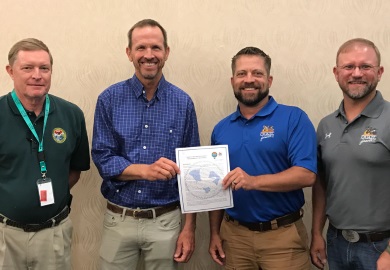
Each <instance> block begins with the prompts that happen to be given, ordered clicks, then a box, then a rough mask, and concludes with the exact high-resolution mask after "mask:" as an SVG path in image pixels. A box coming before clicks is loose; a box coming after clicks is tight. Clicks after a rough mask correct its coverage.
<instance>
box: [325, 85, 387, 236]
mask: <svg viewBox="0 0 390 270" xmlns="http://www.w3.org/2000/svg"><path fill="white" fill-rule="evenodd" d="M389 131H390V103H389V102H387V101H385V100H384V99H383V97H382V95H381V93H380V92H379V91H377V93H376V96H375V98H374V99H373V100H372V101H371V102H370V103H369V104H368V105H367V106H366V108H365V109H364V110H363V111H362V112H361V113H360V115H358V116H357V117H356V119H354V120H353V121H351V122H348V120H347V118H346V116H345V111H344V104H343V102H341V104H340V107H339V109H338V110H336V111H335V112H334V113H332V114H330V115H328V116H326V117H325V118H324V119H322V120H321V121H320V124H319V126H318V130H317V139H318V158H319V160H318V164H319V173H320V175H321V176H322V177H321V179H322V180H323V181H325V184H326V214H327V216H328V218H329V221H330V223H332V225H333V226H335V227H336V228H338V229H350V230H357V231H359V232H370V231H371V232H372V231H387V230H390V201H389V196H390V195H389V191H390V180H389V176H390V133H389Z"/></svg>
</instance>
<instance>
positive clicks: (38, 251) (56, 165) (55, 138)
mask: <svg viewBox="0 0 390 270" xmlns="http://www.w3.org/2000/svg"><path fill="white" fill-rule="evenodd" d="M8 61H9V64H8V65H7V66H6V70H7V72H8V74H9V75H10V77H11V78H12V80H13V81H14V89H13V90H12V91H11V92H10V93H9V94H7V95H5V96H2V97H0V111H1V113H0V134H1V135H0V236H1V237H0V269H2V270H8V269H39V270H41V269H53V270H54V269H55V270H58V269H70V267H71V265H70V244H71V237H72V230H73V227H72V223H71V221H70V219H69V216H68V214H69V209H70V208H69V206H70V201H71V195H70V192H69V190H70V188H71V187H72V186H73V185H74V184H76V182H77V181H78V179H79V178H80V173H81V171H84V170H88V169H89V166H90V165H89V164H90V159H89V146H88V138H87V133H86V127H85V120H84V115H83V113H82V111H81V110H80V109H79V108H78V107H77V106H76V105H74V104H72V103H70V102H68V101H65V100H63V99H61V98H58V97H55V96H53V95H49V94H48V91H49V89H50V83H51V74H52V65H53V58H52V56H51V54H50V51H49V49H48V48H47V46H46V45H45V44H44V43H43V42H42V41H40V40H37V39H33V38H28V39H24V40H21V41H19V42H17V43H16V44H15V45H14V46H13V47H12V48H11V50H10V52H9V54H8Z"/></svg>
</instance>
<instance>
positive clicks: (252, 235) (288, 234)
mask: <svg viewBox="0 0 390 270" xmlns="http://www.w3.org/2000/svg"><path fill="white" fill-rule="evenodd" d="M221 238H222V241H223V249H224V251H225V255H226V265H225V269H229V270H255V269H262V270H286V269H288V270H309V269H310V257H309V248H308V237H307V232H306V228H305V225H304V224H303V221H302V219H300V220H298V221H297V222H295V223H292V224H290V225H287V226H285V227H282V228H279V229H277V230H271V231H266V232H257V231H250V230H249V229H247V228H246V227H243V226H240V225H238V224H235V223H233V222H228V221H226V220H225V219H224V220H223V222H222V225H221Z"/></svg>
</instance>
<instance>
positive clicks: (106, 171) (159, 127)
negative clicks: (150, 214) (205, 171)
mask: <svg viewBox="0 0 390 270" xmlns="http://www.w3.org/2000/svg"><path fill="white" fill-rule="evenodd" d="M199 144H200V143H199V133H198V123H197V120H196V113H195V108H194V104H193V102H192V100H191V98H190V97H189V95H188V94H186V93H185V92H184V91H182V90H181V89H179V88H178V87H176V86H174V85H173V84H171V83H169V82H167V81H166V80H165V78H164V76H163V77H162V78H161V80H160V82H159V84H158V87H157V91H156V94H155V96H154V97H153V98H152V99H151V100H150V101H148V100H147V99H146V93H145V91H144V88H143V86H142V84H141V82H140V81H139V80H138V78H137V77H136V76H135V75H134V76H133V77H132V78H131V79H129V80H126V81H123V82H119V83H117V84H114V85H112V86H110V87H109V88H107V89H106V90H105V91H104V92H103V93H102V94H100V95H99V98H98V101H97V106H96V111H95V120H94V131H93V142H92V158H93V161H94V162H95V164H96V166H97V168H98V170H99V172H100V175H101V176H102V178H103V183H102V187H101V191H102V194H103V196H104V197H105V198H107V199H108V200H109V201H110V202H113V203H115V204H118V205H121V206H125V207H130V208H136V207H140V208H148V207H155V206H160V205H167V204H169V203H173V202H177V201H179V192H178V186H177V178H176V177H175V178H173V179H171V180H157V181H148V180H144V179H139V180H134V181H133V180H131V181H121V180H118V179H117V177H118V176H119V175H120V174H121V173H122V172H123V171H124V169H125V168H127V167H128V166H130V165H131V164H152V163H154V162H155V161H157V160H158V159H159V158H161V157H165V158H168V159H170V160H172V161H176V158H175V149H176V148H179V147H192V146H199Z"/></svg>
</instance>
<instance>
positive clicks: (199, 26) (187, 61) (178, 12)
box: [0, 0, 390, 270]
mask: <svg viewBox="0 0 390 270" xmlns="http://www.w3.org/2000/svg"><path fill="white" fill-rule="evenodd" d="M389 9H390V2H389V1H386V0H375V1H364V0H329V1H313V0H296V1H288V0H279V1H265V0H236V1H222V0H215V1H206V0H197V1H195V0H181V1H180V0H164V1H153V0H144V1H134V0H94V1H92V0H83V1H76V0H69V1H59V0H40V1H35V2H31V1H29V0H18V1H13V0H1V1H0V18H1V24H0V33H1V37H2V38H1V43H0V65H2V66H3V67H4V66H5V65H6V64H7V54H8V51H9V49H10V47H11V46H12V45H13V44H14V43H15V42H16V41H18V40H20V39H22V38H26V37H36V38H39V39H42V40H43V41H44V42H45V43H46V44H47V45H48V46H49V48H50V49H51V51H52V54H53V57H54V73H53V82H52V87H51V90H50V91H51V93H53V94H56V95H58V96H60V97H63V98H66V99H68V100H70V101H72V102H74V103H76V104H77V105H79V106H80V107H81V108H82V109H83V111H84V114H85V116H86V121H87V129H88V132H89V134H90V135H92V124H93V114H94V108H95V104H96V99H97V96H98V95H99V94H100V93H101V92H102V91H103V90H104V89H105V88H106V87H108V86H109V85H111V84H113V83H115V82H118V81H121V80H125V79H127V78H128V77H129V76H131V75H132V74H133V72H134V69H133V67H132V64H131V63H130V62H129V61H128V59H127V57H126V55H125V48H126V45H127V38H126V33H127V31H128V30H129V28H130V27H131V26H132V25H133V24H134V23H135V22H137V21H138V20H141V19H144V18H154V19H156V20H158V21H159V22H160V23H161V24H162V25H163V26H164V27H165V28H166V30H167V32H168V43H169V45H170V47H171V54H170V56H169V59H168V61H167V63H166V66H165V70H164V73H165V76H166V78H167V79H168V80H169V81H171V82H172V83H174V84H176V85H178V86H180V87H181V88H183V89H184V90H185V91H187V92H188V93H189V94H190V95H191V96H192V98H193V100H194V102H195V105H196V109H197V114H198V119H199V126H200V132H201V142H202V144H203V145H207V144H209V142H210V134H211V131H212V129H213V127H214V125H215V124H216V123H217V122H218V121H219V120H220V119H221V118H223V117H225V116H226V115H228V114H229V113H231V112H232V111H233V110H235V108H236V101H235V99H234V96H233V93H232V89H231V86H230V77H231V70H230V60H231V57H232V56H233V55H234V54H235V53H236V52H237V51H238V50H239V49H241V48H243V47H245V46H258V47H260V48H262V49H264V50H265V51H266V52H267V53H268V54H269V55H270V56H271V58H272V61H273V63H272V70H271V73H272V75H273V76H274V82H273V85H272V87H271V89H270V93H271V95H273V96H274V97H275V98H276V100H277V101H278V102H280V103H285V104H289V105H295V106H299V107H301V108H302V109H304V110H305V111H306V112H307V114H308V115H309V117H310V119H311V120H312V121H313V123H314V125H315V126H317V124H318V122H319V120H320V119H321V118H322V117H324V116H325V115H327V114H329V113H330V112H332V111H334V110H335V109H336V108H337V107H338V105H339V103H340V100H341V98H342V95H341V90H339V88H338V85H337V83H336V82H335V80H334V76H333V73H332V68H333V66H334V63H335V55H336V51H337V49H338V47H339V46H340V45H341V43H343V42H344V41H346V40H347V39H350V38H354V37H365V38H368V39H371V40H373V41H374V42H375V43H376V44H377V45H378V47H379V49H380V50H381V52H382V59H383V60H382V64H383V65H384V66H385V70H387V69H386V67H389V66H390V19H389V16H388V11H389ZM378 88H379V89H380V90H381V91H382V93H383V95H384V96H385V97H386V98H388V99H389V98H390V76H388V75H387V72H385V73H384V76H383V78H382V81H381V82H380V84H379V87H378ZM11 90H12V81H11V79H10V78H9V77H8V75H7V74H6V72H5V69H3V72H1V73H0V94H6V93H8V92H9V91H11ZM0 136H4V134H0ZM100 184H101V178H100V176H99V174H98V172H97V170H96V167H94V166H92V169H91V170H90V171H88V172H86V173H83V174H82V178H81V180H80V182H79V183H78V184H77V185H76V187H75V188H74V189H73V190H72V193H73V194H74V201H73V206H72V213H71V217H72V220H73V223H74V227H75V230H74V238H73V251H72V256H73V268H74V269H75V270H84V269H85V270H96V269H99V258H98V251H99V246H100V241H101V232H102V221H103V213H104V210H105V200H104V198H103V197H102V196H101V194H100ZM305 195H306V199H307V204H306V206H305V210H306V212H305V213H306V214H305V217H304V221H305V223H306V225H307V227H308V230H309V231H310V224H311V205H310V202H311V189H310V188H307V189H305ZM0 196H1V195H0ZM197 220H198V225H197V230H196V251H195V254H194V256H193V258H192V260H191V261H190V262H189V263H188V264H186V265H181V266H180V269H186V270H190V269H194V270H195V269H196V270H203V269H211V270H212V269H220V268H219V267H218V266H217V265H216V264H215V263H213V262H212V261H211V259H210V256H209V255H208V242H209V230H208V219H207V214H206V213H201V214H199V215H198V218H197ZM139 269H142V265H141V266H140V267H139Z"/></svg>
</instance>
